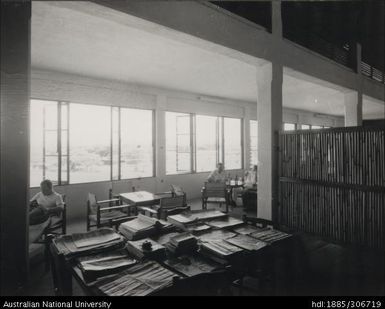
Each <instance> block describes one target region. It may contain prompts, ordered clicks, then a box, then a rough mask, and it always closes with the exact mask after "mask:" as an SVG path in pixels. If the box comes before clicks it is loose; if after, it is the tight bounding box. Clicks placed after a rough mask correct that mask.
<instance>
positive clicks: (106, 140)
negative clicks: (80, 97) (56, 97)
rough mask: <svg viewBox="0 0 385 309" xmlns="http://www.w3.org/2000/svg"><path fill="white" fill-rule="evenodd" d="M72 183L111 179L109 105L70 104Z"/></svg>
mask: <svg viewBox="0 0 385 309" xmlns="http://www.w3.org/2000/svg"><path fill="white" fill-rule="evenodd" d="M69 128H70V181H71V183H82V182H94V181H102V180H110V178H111V171H110V168H111V108H110V107H106V106H97V105H85V104H70V125H69Z"/></svg>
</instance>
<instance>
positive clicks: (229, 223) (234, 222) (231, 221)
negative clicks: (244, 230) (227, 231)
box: [207, 217, 243, 229]
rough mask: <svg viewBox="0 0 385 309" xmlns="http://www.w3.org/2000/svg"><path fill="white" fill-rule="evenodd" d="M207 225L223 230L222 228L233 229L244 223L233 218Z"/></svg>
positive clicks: (214, 221)
mask: <svg viewBox="0 0 385 309" xmlns="http://www.w3.org/2000/svg"><path fill="white" fill-rule="evenodd" d="M207 224H208V225H210V226H212V227H214V228H218V229H222V228H227V227H233V226H237V225H240V224H243V221H242V220H239V219H236V218H233V217H223V218H219V219H215V220H212V221H209V222H207Z"/></svg>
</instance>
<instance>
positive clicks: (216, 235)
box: [197, 230, 237, 242]
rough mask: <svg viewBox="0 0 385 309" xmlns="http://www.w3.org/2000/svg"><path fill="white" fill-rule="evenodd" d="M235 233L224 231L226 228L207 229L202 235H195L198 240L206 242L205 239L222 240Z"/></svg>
mask: <svg viewBox="0 0 385 309" xmlns="http://www.w3.org/2000/svg"><path fill="white" fill-rule="evenodd" d="M235 235H237V234H235V233H233V232H230V231H226V230H213V231H209V232H207V233H204V234H202V235H199V236H197V237H198V238H199V239H200V241H202V242H207V241H215V240H224V239H227V238H231V237H234V236H235Z"/></svg>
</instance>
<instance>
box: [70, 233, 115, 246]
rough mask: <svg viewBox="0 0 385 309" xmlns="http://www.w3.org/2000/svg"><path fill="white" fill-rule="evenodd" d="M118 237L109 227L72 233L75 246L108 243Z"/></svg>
mask: <svg viewBox="0 0 385 309" xmlns="http://www.w3.org/2000/svg"><path fill="white" fill-rule="evenodd" d="M119 238H120V236H119V234H117V233H115V232H113V231H112V230H109V229H99V230H95V231H91V232H88V233H75V234H72V240H73V243H74V244H75V246H76V247H77V248H83V247H89V246H95V245H99V244H103V243H108V242H111V241H114V240H118V239H119Z"/></svg>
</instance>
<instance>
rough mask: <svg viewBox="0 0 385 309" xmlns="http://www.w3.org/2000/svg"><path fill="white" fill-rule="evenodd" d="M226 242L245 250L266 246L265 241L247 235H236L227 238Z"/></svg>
mask: <svg viewBox="0 0 385 309" xmlns="http://www.w3.org/2000/svg"><path fill="white" fill-rule="evenodd" d="M226 242H228V243H229V244H232V245H234V246H237V247H239V248H242V249H245V250H247V251H258V250H260V249H262V248H265V247H266V246H268V244H267V243H266V242H264V241H261V240H258V239H255V238H253V237H251V236H248V235H237V236H235V237H232V238H227V239H226Z"/></svg>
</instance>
